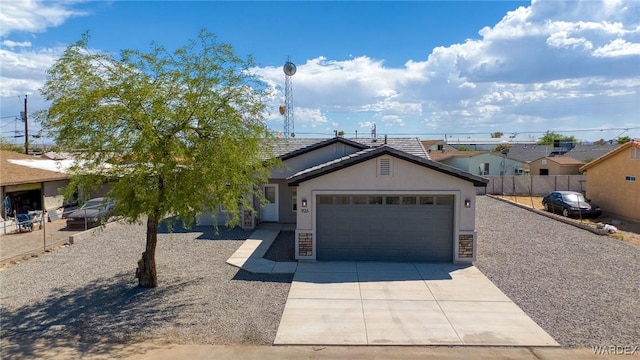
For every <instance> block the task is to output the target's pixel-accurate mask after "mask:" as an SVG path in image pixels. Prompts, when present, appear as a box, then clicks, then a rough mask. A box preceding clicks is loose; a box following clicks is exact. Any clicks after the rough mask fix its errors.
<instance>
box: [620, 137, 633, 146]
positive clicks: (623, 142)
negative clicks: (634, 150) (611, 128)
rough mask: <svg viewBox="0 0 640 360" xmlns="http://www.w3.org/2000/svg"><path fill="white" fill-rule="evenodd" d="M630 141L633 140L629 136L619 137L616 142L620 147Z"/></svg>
mask: <svg viewBox="0 0 640 360" xmlns="http://www.w3.org/2000/svg"><path fill="white" fill-rule="evenodd" d="M629 141H631V138H630V137H628V136H618V138H617V139H616V142H617V143H618V144H620V145H622V144H626V143H628V142H629Z"/></svg>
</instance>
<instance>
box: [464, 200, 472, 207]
mask: <svg viewBox="0 0 640 360" xmlns="http://www.w3.org/2000/svg"><path fill="white" fill-rule="evenodd" d="M464 207H466V208H467V209H469V208H470V207H471V200H469V199H467V200H465V201H464Z"/></svg>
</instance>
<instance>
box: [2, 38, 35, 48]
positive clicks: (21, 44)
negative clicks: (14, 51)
mask: <svg viewBox="0 0 640 360" xmlns="http://www.w3.org/2000/svg"><path fill="white" fill-rule="evenodd" d="M2 45H4V46H6V47H8V48H14V47H30V46H31V41H22V42H16V41H11V40H5V41H3V42H2Z"/></svg>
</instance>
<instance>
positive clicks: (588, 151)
mask: <svg viewBox="0 0 640 360" xmlns="http://www.w3.org/2000/svg"><path fill="white" fill-rule="evenodd" d="M618 146H620V145H618V144H604V145H580V144H578V145H576V147H574V148H573V149H571V150H569V152H567V153H566V154H565V156H571V157H572V158H574V159H576V160H580V161H581V162H582V161H585V160H589V161H591V160H593V159H597V158H599V157H600V156H602V155H604V154H606V153H608V152H609V151H611V150H614V149H616V148H617V147H618Z"/></svg>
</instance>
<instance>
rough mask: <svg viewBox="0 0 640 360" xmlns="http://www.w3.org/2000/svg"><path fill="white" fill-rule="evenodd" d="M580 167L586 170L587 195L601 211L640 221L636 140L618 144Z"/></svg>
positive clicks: (638, 146) (639, 167)
mask: <svg viewBox="0 0 640 360" xmlns="http://www.w3.org/2000/svg"><path fill="white" fill-rule="evenodd" d="M580 171H585V172H586V173H587V175H586V176H587V184H586V185H587V198H589V199H591V200H593V201H594V202H595V203H597V204H598V205H600V207H601V208H602V210H603V211H604V212H607V213H610V214H613V215H616V216H620V217H622V218H626V219H630V220H634V221H640V140H633V141H630V142H628V143H626V144H623V145H620V146H619V147H618V148H616V149H615V150H612V151H610V152H608V153H607V154H605V155H603V156H601V157H599V158H597V159H595V160H593V161H591V162H589V163H587V164H586V165H584V166H582V167H581V168H580Z"/></svg>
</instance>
